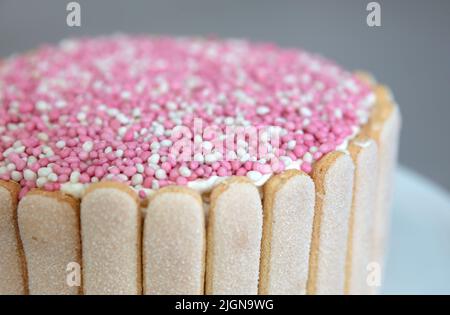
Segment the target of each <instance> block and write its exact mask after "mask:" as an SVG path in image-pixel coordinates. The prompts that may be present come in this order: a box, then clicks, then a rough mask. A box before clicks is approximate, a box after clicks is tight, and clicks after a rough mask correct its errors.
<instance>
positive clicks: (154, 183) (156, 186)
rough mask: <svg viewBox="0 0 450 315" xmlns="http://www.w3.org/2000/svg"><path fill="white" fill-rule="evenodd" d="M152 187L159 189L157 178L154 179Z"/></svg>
mask: <svg viewBox="0 0 450 315" xmlns="http://www.w3.org/2000/svg"><path fill="white" fill-rule="evenodd" d="M152 189H154V190H156V189H159V183H158V181H157V180H153V181H152Z"/></svg>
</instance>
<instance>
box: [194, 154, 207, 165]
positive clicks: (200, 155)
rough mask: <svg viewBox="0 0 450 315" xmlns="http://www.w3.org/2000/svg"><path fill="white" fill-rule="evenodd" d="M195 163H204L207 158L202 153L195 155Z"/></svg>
mask: <svg viewBox="0 0 450 315" xmlns="http://www.w3.org/2000/svg"><path fill="white" fill-rule="evenodd" d="M194 161H196V162H199V163H203V162H204V161H205V158H204V157H203V155H202V154H201V153H196V154H195V155H194Z"/></svg>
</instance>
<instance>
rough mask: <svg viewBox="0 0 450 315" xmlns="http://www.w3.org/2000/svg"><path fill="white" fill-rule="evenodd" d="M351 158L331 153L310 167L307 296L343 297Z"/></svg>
mask: <svg viewBox="0 0 450 315" xmlns="http://www.w3.org/2000/svg"><path fill="white" fill-rule="evenodd" d="M353 176H354V165H353V162H352V159H351V157H350V156H349V155H348V154H345V153H342V152H337V151H335V152H331V153H328V154H327V155H325V156H324V157H323V158H322V159H320V160H319V161H318V162H317V163H316V164H315V165H314V168H313V173H312V177H313V179H314V183H315V187H316V205H315V210H314V223H313V234H312V242H311V254H310V270H309V276H308V284H307V293H308V294H343V293H344V282H345V263H346V252H347V251H346V249H347V238H348V225H349V216H350V209H351V204H352V194H353Z"/></svg>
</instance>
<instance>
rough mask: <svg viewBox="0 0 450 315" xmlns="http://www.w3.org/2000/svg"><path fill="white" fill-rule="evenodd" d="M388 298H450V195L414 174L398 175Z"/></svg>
mask: <svg viewBox="0 0 450 315" xmlns="http://www.w3.org/2000/svg"><path fill="white" fill-rule="evenodd" d="M391 223H392V224H391V237H390V244H389V250H388V257H387V265H386V272H385V278H384V281H383V286H382V290H381V292H382V293H384V294H450V196H449V194H448V193H447V192H446V191H444V190H443V189H441V188H440V187H438V186H437V185H435V184H434V183H432V182H430V181H429V180H427V179H425V178H423V177H421V176H420V175H417V174H415V173H414V172H412V171H410V170H408V169H406V168H403V167H400V168H399V169H398V172H397V176H396V185H395V195H394V203H393V209H392V221H391Z"/></svg>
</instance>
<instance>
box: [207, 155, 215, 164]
mask: <svg viewBox="0 0 450 315" xmlns="http://www.w3.org/2000/svg"><path fill="white" fill-rule="evenodd" d="M216 161H217V158H216V155H215V154H213V153H210V154H207V155H206V156H205V162H206V163H210V164H212V163H214V162H216Z"/></svg>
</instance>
